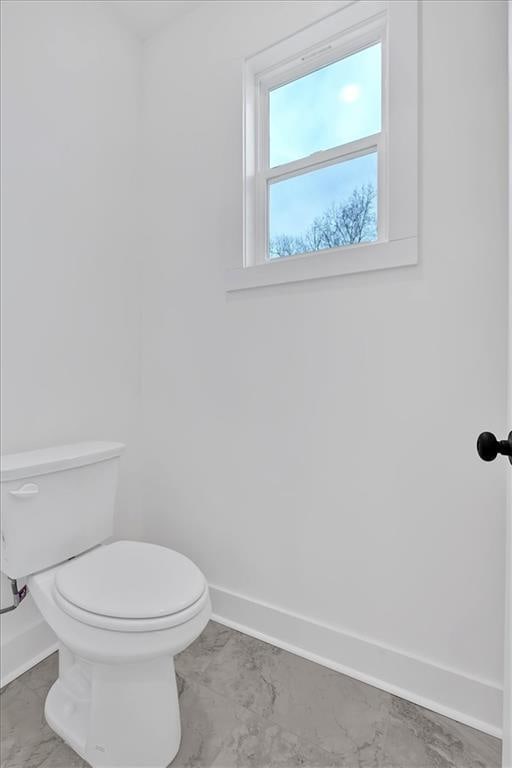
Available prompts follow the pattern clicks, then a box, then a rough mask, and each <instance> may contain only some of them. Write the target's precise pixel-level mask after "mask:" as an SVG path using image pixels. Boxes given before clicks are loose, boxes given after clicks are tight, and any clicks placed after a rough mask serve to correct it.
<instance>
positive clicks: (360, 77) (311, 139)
mask: <svg viewBox="0 0 512 768" xmlns="http://www.w3.org/2000/svg"><path fill="white" fill-rule="evenodd" d="M380 49H381V46H380V44H377V45H373V46H371V47H370V48H366V49H365V50H363V51H359V52H358V53H355V54H353V55H352V56H348V57H347V58H345V59H342V60H341V61H337V62H335V63H334V64H330V65H328V66H326V67H323V68H322V69H319V70H317V71H315V72H312V73H310V74H309V75H306V76H305V77H302V78H300V79H299V80H295V81H293V82H291V83H288V84H287V85H283V86H281V87H280V88H276V89H275V90H274V91H271V93H270V95H269V115H270V165H271V166H276V165H281V164H283V163H288V162H291V161H293V160H297V159H299V158H301V157H306V156H307V155H310V154H312V153H313V152H318V151H319V150H322V149H329V148H331V147H334V146H337V145H339V144H344V143H346V142H349V141H354V140H356V139H359V138H362V137H363V136H368V135H370V134H372V133H377V132H378V131H380V127H381V126H380V122H381V92H380V91H381V87H380V83H381V50H380ZM367 183H373V185H374V186H375V188H376V187H377V165H376V155H375V153H373V154H371V155H366V156H364V157H359V158H355V159H353V160H349V161H346V162H345V163H342V164H339V165H337V166H329V167H327V168H322V169H319V170H317V171H312V172H310V173H307V174H304V175H302V176H296V177H293V178H291V179H287V180H285V181H282V182H277V183H275V184H272V185H271V188H270V237H274V236H275V235H278V234H289V235H298V234H300V233H301V232H302V231H304V230H305V229H307V227H308V226H309V225H310V224H311V222H312V221H313V219H314V218H315V216H317V215H319V214H320V213H322V211H324V210H325V209H326V208H327V207H328V206H329V205H330V204H331V203H332V202H341V201H343V200H345V199H346V198H347V197H348V196H349V195H350V193H351V192H352V190H353V189H354V187H356V186H360V185H361V184H367Z"/></svg>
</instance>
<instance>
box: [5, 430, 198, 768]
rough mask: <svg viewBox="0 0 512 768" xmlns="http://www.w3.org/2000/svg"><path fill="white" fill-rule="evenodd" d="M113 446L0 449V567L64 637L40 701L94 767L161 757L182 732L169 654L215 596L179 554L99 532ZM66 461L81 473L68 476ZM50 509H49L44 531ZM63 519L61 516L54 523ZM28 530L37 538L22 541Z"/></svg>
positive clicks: (103, 527)
mask: <svg viewBox="0 0 512 768" xmlns="http://www.w3.org/2000/svg"><path fill="white" fill-rule="evenodd" d="M116 445H117V444H103V443H99V444H94V448H91V444H80V445H79V446H64V447H62V448H60V449H47V450H46V452H45V451H39V452H37V451H36V452H33V453H31V454H30V455H29V454H17V455H16V457H14V458H13V457H3V461H2V501H3V502H4V501H5V505H6V506H5V507H4V518H3V521H2V549H3V552H2V554H3V563H2V570H3V571H4V573H6V575H7V576H8V577H10V578H19V577H20V576H21V575H22V573H23V572H25V573H29V574H30V575H29V576H28V577H27V585H28V589H29V591H30V593H31V594H32V596H33V599H34V601H35V603H36V605H37V607H38V608H39V610H40V612H41V614H42V616H43V618H44V619H45V620H46V621H47V622H48V624H49V625H50V626H51V627H52V629H53V630H54V632H55V634H56V636H57V638H58V641H59V676H58V679H57V681H56V682H55V683H54V684H53V686H52V688H51V689H50V692H49V693H48V696H47V699H46V703H45V716H46V719H47V722H48V724H49V725H50V727H51V728H52V729H53V730H54V731H55V732H56V733H58V734H59V736H61V738H62V739H63V740H64V741H65V742H66V743H67V744H69V746H70V747H72V748H73V749H74V750H75V751H76V752H77V753H78V754H79V755H80V757H82V758H83V759H84V760H86V761H87V762H88V763H89V764H90V765H91V766H92V767H93V768H165V767H166V766H167V765H168V764H169V763H170V762H171V761H172V759H173V758H174V757H175V755H176V753H177V751H178V749H179V745H180V735H181V727H180V712H179V702H178V694H177V687H176V676H175V672H174V660H173V657H174V656H175V654H177V653H179V652H180V651H182V650H184V649H185V648H186V647H187V646H188V645H189V644H190V643H191V642H193V640H195V639H196V638H197V637H198V635H199V634H200V633H201V632H202V630H203V629H204V627H205V626H206V624H207V622H208V620H209V617H210V614H211V606H210V597H209V592H208V586H207V583H206V580H205V578H204V576H203V574H202V573H201V571H200V570H199V568H198V567H197V566H196V565H195V564H194V563H193V562H192V561H191V560H189V559H188V558H187V557H185V556H184V555H181V554H180V553H178V552H175V551H174V550H172V549H169V548H167V547H162V546H159V545H155V544H148V543H142V542H134V541H117V542H114V543H104V541H105V531H107V530H109V528H110V526H109V525H108V523H107V524H106V523H105V517H106V516H107V515H109V514H111V502H112V501H113V493H112V477H110V476H109V475H110V474H111V471H112V470H113V469H115V467H113V466H112V463H113V461H115V459H116V458H117V457H118V456H119V454H120V449H121V447H122V446H117V450H115V449H114V448H113V447H112V446H116ZM70 449H72V450H71V451H70ZM34 454H40V455H38V456H36V457H35V458H34ZM70 455H71V459H70ZM105 456H106V458H105ZM27 457H28V458H27ZM4 459H7V461H4ZM100 464H102V465H105V464H106V465H110V466H107V467H105V466H102V467H100ZM91 469H92V472H91V471H90V470H91ZM45 470H46V471H45ZM84 470H89V471H88V476H87V477H86V478H85V484H84V478H83V474H84ZM68 472H69V473H71V474H72V473H75V478H72V479H71V480H70V479H69V477H67V481H65V480H64V478H65V477H66V476H67V475H68ZM28 479H30V483H28V482H27V480H28ZM63 484H64V485H65V486H66V488H65V492H62V485H63ZM75 485H76V486H81V491H82V496H81V497H80V498H79V499H77V503H76V507H77V508H78V509H79V510H87V509H89V511H90V513H91V516H92V517H93V518H95V521H96V522H94V523H93V524H92V525H91V522H90V519H89V520H88V521H86V522H85V523H84V526H83V529H82V530H81V528H80V521H79V520H77V519H76V518H74V517H73V505H72V504H71V508H70V507H69V503H70V500H71V501H72V496H71V497H70V491H71V490H72V489H73V488H74V487H75ZM98 486H99V489H98ZM27 489H28V490H29V491H30V492H28V491H27ZM35 489H37V490H35ZM76 490H79V488H78V487H77V488H76ZM98 490H100V492H101V494H100V495H98ZM25 491H27V492H26V493H25ZM106 491H109V492H110V493H109V498H108V499H107V500H106V503H105V499H103V502H102V500H101V497H104V496H105V492H106ZM84 493H85V495H86V496H87V495H89V499H88V501H89V502H92V501H96V502H97V505H96V507H95V508H94V509H92V508H91V507H90V506H89V504H87V503H84V497H83V494H84ZM64 499H65V500H66V502H67V504H66V506H65V508H62V509H59V507H62V502H63V501H64ZM37 502H39V504H37ZM98 506H100V509H99V510H98ZM45 511H47V512H48V516H47V517H49V518H52V519H51V520H50V527H49V528H48V526H46V527H45V528H44V532H43V527H42V518H41V514H42V513H44V512H45ZM5 512H6V513H7V514H5ZM10 513H12V514H10ZM34 513H35V514H34ZM37 513H41V514H39V515H38V514H37ZM56 518H60V522H62V527H61V528H59V527H57V528H53V529H52V525H51V524H52V522H53V523H56V522H57V521H56ZM70 518H71V520H72V523H70V522H69V520H70ZM29 522H31V523H32V526H33V527H34V528H35V529H36V530H35V531H32V535H31V533H30V530H29V525H28V524H29ZM46 522H47V523H48V519H47V521H46ZM38 527H39V528H40V531H38V530H37V529H38ZM95 531H96V533H95ZM38 533H40V535H41V536H42V540H41V539H40V540H39V546H34V541H35V542H37V535H38ZM23 535H26V536H29V537H30V538H29V539H28V540H27V542H26V544H25V545H23ZM34 536H35V540H34ZM45 540H46V541H47V542H48V547H47V552H46V554H45V553H44V543H45ZM56 540H57V541H56ZM88 545H89V546H88ZM91 545H92V546H91ZM70 552H71V553H72V554H70ZM63 553H66V558H63V557H62V554H63ZM30 564H32V566H33V565H34V564H37V565H38V566H43V567H38V569H37V570H36V569H35V568H34V567H32V568H31V567H30ZM24 569H26V570H24Z"/></svg>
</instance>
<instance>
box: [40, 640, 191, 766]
mask: <svg viewBox="0 0 512 768" xmlns="http://www.w3.org/2000/svg"><path fill="white" fill-rule="evenodd" d="M45 716H46V720H47V722H48V725H49V726H50V727H51V728H52V729H53V730H54V731H55V732H56V733H57V734H58V735H59V736H60V737H61V738H62V739H63V740H64V741H65V742H66V743H67V744H68V745H69V746H70V747H71V748H72V749H74V751H75V752H77V754H78V755H80V757H81V758H83V759H84V760H86V761H87V762H88V763H89V764H90V765H91V766H92V767H93V768H166V766H168V765H169V763H170V762H171V761H172V760H173V759H174V757H175V756H176V753H177V752H178V749H179V746H180V738H181V726H180V713H179V704H178V692H177V687H176V675H175V672H174V660H173V658H172V657H170V656H165V657H161V658H158V659H152V660H150V661H144V662H140V663H130V664H100V663H96V662H88V661H85V660H83V659H79V658H78V657H76V656H74V655H73V654H72V653H71V652H70V651H69V650H68V649H67V648H65V647H63V646H61V648H60V649H59V677H58V680H57V681H56V682H55V683H54V685H53V686H52V688H51V689H50V692H49V693H48V696H47V698H46V704H45Z"/></svg>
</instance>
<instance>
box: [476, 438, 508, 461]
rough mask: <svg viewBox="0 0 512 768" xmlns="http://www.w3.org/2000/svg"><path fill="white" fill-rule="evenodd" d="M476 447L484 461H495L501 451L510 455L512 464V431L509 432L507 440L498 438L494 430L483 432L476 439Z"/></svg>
mask: <svg viewBox="0 0 512 768" xmlns="http://www.w3.org/2000/svg"><path fill="white" fill-rule="evenodd" d="M476 449H477V451H478V455H479V456H480V458H481V459H483V460H484V461H493V460H494V459H495V458H496V456H497V455H498V453H500V454H501V455H502V456H508V457H509V461H510V463H511V464H512V432H509V435H508V439H507V440H497V439H496V436H495V435H493V433H492V432H482V434H481V435H479V436H478V440H477V441H476Z"/></svg>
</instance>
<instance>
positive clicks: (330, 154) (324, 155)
mask: <svg viewBox="0 0 512 768" xmlns="http://www.w3.org/2000/svg"><path fill="white" fill-rule="evenodd" d="M383 17H384V14H381V16H380V17H377V19H375V20H373V21H372V23H371V24H368V25H366V26H365V31H364V33H363V34H361V33H360V32H359V31H358V30H356V34H353V35H348V34H341V35H340V36H338V37H337V39H335V40H332V41H329V42H328V43H327V42H326V43H324V45H323V46H320V51H319V52H318V53H317V54H316V52H315V51H313V52H311V53H308V52H305V53H303V54H302V55H300V56H299V63H295V64H292V65H290V64H288V65H284V66H283V65H281V66H278V67H275V68H274V69H272V70H271V71H270V73H263V74H261V75H259V76H258V77H257V79H256V92H257V97H256V98H257V101H256V116H255V123H256V125H255V133H256V141H255V151H256V160H255V167H256V171H255V173H256V179H255V184H256V199H255V211H254V216H255V226H254V228H255V240H254V242H253V243H247V242H246V245H245V251H244V264H245V266H254V265H256V264H266V263H268V262H269V261H273V259H271V257H270V254H269V249H268V245H269V200H270V186H271V184H274V183H276V182H279V181H285V180H286V179H290V178H293V177H295V176H301V175H303V174H305V173H310V172H312V171H315V170H318V169H320V168H327V167H329V166H332V165H339V164H341V163H343V162H346V161H349V160H352V159H354V158H357V157H362V156H364V155H369V154H372V153H374V152H375V153H376V154H377V216H378V219H377V238H376V240H374V241H372V242H382V241H383V240H384V239H385V223H386V216H385V215H383V213H382V212H381V208H382V209H383V211H385V194H383V191H384V190H385V188H386V179H385V174H386V170H385V169H386V165H385V154H386V128H387V126H386V121H387V110H386V109H385V104H386V96H387V87H386V71H385V70H386V66H385V62H386V25H385V22H384V18H383ZM379 43H380V45H381V124H380V126H381V127H380V131H379V132H378V133H374V134H369V135H367V136H364V137H363V138H360V139H355V140H354V141H351V142H345V143H344V144H338V145H337V146H334V147H330V148H329V149H325V150H319V151H317V152H313V153H312V154H310V155H307V156H305V157H301V158H299V159H297V160H293V161H291V162H289V163H282V164H281V165H276V166H270V161H269V154H270V110H269V98H270V92H271V91H272V90H274V89H276V88H279V87H281V86H283V85H287V84H288V83H292V82H294V81H296V80H299V79H300V78H301V77H305V76H306V75H309V74H311V73H313V72H316V71H317V70H319V69H322V68H323V67H327V66H329V65H330V64H334V63H336V62H338V61H341V60H342V59H345V58H347V57H349V56H352V55H354V54H356V53H359V51H363V50H365V49H366V48H370V47H371V46H372V45H375V44H379ZM324 48H328V50H324ZM315 54H316V55H315ZM304 59H306V61H304ZM347 247H350V246H340V247H339V248H330V249H328V250H329V251H340V250H344V249H345V248H347ZM322 250H326V249H322ZM317 253H320V251H309V252H304V253H300V254H295V255H293V256H286V257H280V258H291V259H293V258H296V257H297V256H310V255H313V254H317Z"/></svg>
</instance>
